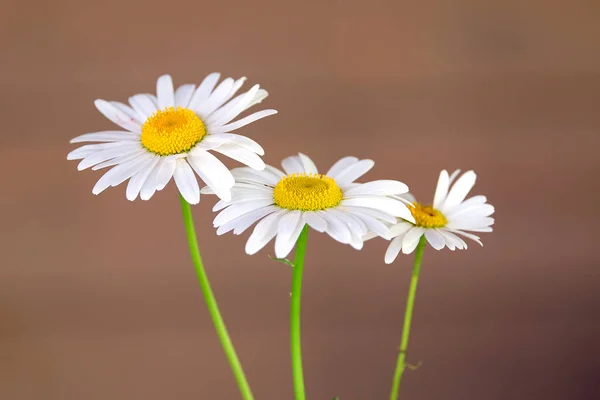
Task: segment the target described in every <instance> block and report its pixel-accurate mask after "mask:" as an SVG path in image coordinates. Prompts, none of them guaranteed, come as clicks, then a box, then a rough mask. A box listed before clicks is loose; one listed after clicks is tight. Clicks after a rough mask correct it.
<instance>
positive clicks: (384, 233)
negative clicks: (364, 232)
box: [352, 211, 391, 240]
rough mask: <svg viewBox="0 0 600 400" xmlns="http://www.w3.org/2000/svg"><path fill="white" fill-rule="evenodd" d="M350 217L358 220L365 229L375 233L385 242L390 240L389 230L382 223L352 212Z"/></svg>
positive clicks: (360, 213) (363, 214) (369, 216)
mask: <svg viewBox="0 0 600 400" xmlns="http://www.w3.org/2000/svg"><path fill="white" fill-rule="evenodd" d="M352 215H354V216H355V217H357V218H360V220H361V221H362V222H363V223H364V224H365V225H366V226H367V228H368V229H369V230H370V231H372V232H373V233H375V234H376V235H377V236H381V237H382V238H384V239H387V240H389V239H391V236H390V230H389V229H388V227H387V226H386V225H385V224H384V223H383V222H381V221H379V220H378V219H377V218H375V217H372V216H371V215H368V214H365V213H362V212H357V211H353V212H352Z"/></svg>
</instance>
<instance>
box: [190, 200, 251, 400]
mask: <svg viewBox="0 0 600 400" xmlns="http://www.w3.org/2000/svg"><path fill="white" fill-rule="evenodd" d="M180 200H181V211H182V212H183V221H184V223H185V231H186V233H187V237H188V244H189V246H190V254H191V255H192V261H193V263H194V267H195V268H196V274H197V275H198V282H199V283H200V288H201V289H202V294H203V295H204V300H205V301H206V306H207V307H208V312H209V313H210V316H211V318H212V321H213V324H214V325H215V329H216V330H217V335H218V336H219V340H221V345H222V346H223V350H224V351H225V355H226V356H227V360H229V365H230V366H231V369H232V371H233V375H234V376H235V380H236V381H237V384H238V386H239V388H240V392H241V394H242V398H243V399H244V400H253V399H254V397H253V396H252V391H251V390H250V385H248V381H247V380H246V376H245V375H244V370H243V369H242V365H241V364H240V360H239V359H238V356H237V354H236V353H235V348H234V347H233V343H231V339H230V338H229V334H228V333H227V328H226V327H225V322H224V321H223V317H222V316H221V313H220V312H219V306H218V305H217V300H216V299H215V296H214V294H213V292H212V289H211V288H210V282H209V281H208V276H207V275H206V271H204V266H203V265H202V258H200V250H199V249H198V241H197V239H196V231H195V230H194V219H193V217H192V209H191V207H190V205H189V204H188V202H187V201H185V199H184V198H183V197H182V196H180Z"/></svg>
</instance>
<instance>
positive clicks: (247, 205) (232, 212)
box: [213, 199, 273, 227]
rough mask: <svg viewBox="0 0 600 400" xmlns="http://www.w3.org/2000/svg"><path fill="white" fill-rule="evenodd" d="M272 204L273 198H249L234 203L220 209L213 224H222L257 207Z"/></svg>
mask: <svg viewBox="0 0 600 400" xmlns="http://www.w3.org/2000/svg"><path fill="white" fill-rule="evenodd" d="M270 205H273V200H270V199H267V200H250V201H244V202H241V203H235V204H232V205H230V206H229V207H227V208H226V209H224V210H223V211H221V212H220V213H219V214H218V215H217V216H216V217H215V219H214V221H213V225H214V226H215V227H217V226H221V225H224V224H226V223H228V222H230V221H233V220H234V219H236V218H239V217H241V216H242V215H244V214H246V213H249V212H250V211H254V210H256V209H258V208H262V207H266V206H270Z"/></svg>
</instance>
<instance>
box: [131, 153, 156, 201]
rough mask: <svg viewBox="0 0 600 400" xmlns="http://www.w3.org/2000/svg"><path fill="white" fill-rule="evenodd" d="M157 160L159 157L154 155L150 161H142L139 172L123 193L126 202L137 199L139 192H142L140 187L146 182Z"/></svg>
mask: <svg viewBox="0 0 600 400" xmlns="http://www.w3.org/2000/svg"><path fill="white" fill-rule="evenodd" d="M158 160H160V156H157V155H154V156H152V157H151V158H150V159H148V160H146V161H144V163H143V164H142V167H141V170H140V171H138V173H137V174H135V175H134V176H132V177H131V179H130V180H129V183H128V184H127V189H126V191H125V196H126V197H127V200H129V201H133V200H135V199H136V198H137V197H138V195H139V193H140V190H142V186H143V185H144V183H145V182H146V179H148V176H149V175H150V173H151V172H152V170H153V169H154V167H155V166H156V164H158Z"/></svg>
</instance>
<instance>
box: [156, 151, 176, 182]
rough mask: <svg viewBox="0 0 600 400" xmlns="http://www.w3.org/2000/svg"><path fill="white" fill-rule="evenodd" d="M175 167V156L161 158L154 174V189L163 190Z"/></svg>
mask: <svg viewBox="0 0 600 400" xmlns="http://www.w3.org/2000/svg"><path fill="white" fill-rule="evenodd" d="M176 167H177V159H176V158H175V157H165V158H163V160H162V162H161V166H160V169H159V170H158V173H157V174H156V190H163V189H164V188H165V186H167V183H169V181H170V180H171V178H172V177H173V174H174V173H175V168H176Z"/></svg>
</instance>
